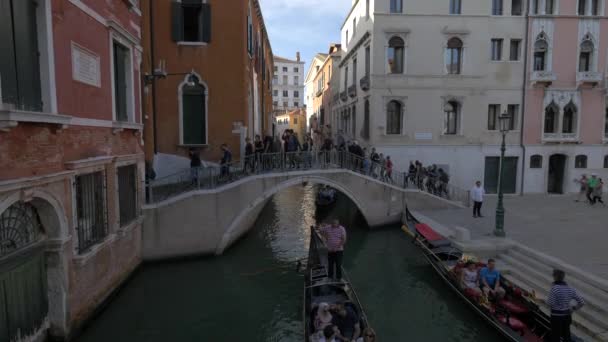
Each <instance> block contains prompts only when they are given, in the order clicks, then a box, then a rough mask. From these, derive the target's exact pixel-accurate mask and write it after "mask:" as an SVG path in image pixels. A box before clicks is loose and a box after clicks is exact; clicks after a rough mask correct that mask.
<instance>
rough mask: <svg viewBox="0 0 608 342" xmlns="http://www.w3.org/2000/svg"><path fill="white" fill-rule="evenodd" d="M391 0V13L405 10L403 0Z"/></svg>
mask: <svg viewBox="0 0 608 342" xmlns="http://www.w3.org/2000/svg"><path fill="white" fill-rule="evenodd" d="M390 1H391V13H402V12H403V0H390Z"/></svg>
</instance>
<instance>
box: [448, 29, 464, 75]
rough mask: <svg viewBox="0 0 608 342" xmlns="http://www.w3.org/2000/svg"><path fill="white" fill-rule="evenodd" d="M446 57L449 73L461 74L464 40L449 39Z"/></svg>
mask: <svg viewBox="0 0 608 342" xmlns="http://www.w3.org/2000/svg"><path fill="white" fill-rule="evenodd" d="M445 58H446V61H445V64H446V68H447V72H448V74H454V75H457V74H460V72H461V69H462V40H460V39H458V38H452V39H450V40H448V48H447V50H446V56H445Z"/></svg>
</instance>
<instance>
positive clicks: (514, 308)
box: [500, 299, 529, 314]
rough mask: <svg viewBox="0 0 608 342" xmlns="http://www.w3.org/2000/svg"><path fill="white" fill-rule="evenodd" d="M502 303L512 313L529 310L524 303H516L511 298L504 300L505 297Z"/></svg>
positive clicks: (521, 312)
mask: <svg viewBox="0 0 608 342" xmlns="http://www.w3.org/2000/svg"><path fill="white" fill-rule="evenodd" d="M500 305H501V306H503V307H504V308H505V309H507V310H508V311H509V312H510V313H514V314H523V313H527V312H528V311H529V310H528V308H527V307H525V306H524V305H522V304H520V303H514V302H512V301H509V300H504V299H503V300H501V301H500Z"/></svg>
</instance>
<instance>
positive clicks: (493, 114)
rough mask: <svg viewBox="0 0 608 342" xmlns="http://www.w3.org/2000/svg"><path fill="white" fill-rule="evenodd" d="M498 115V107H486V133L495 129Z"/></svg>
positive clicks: (495, 105) (496, 105) (494, 105)
mask: <svg viewBox="0 0 608 342" xmlns="http://www.w3.org/2000/svg"><path fill="white" fill-rule="evenodd" d="M499 115H500V105H499V104H491V105H489V106H488V131H495V130H496V129H497V123H498V116H499Z"/></svg>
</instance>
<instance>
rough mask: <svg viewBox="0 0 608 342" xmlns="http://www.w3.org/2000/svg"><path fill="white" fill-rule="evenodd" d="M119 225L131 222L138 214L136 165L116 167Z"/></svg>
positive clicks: (122, 225)
mask: <svg viewBox="0 0 608 342" xmlns="http://www.w3.org/2000/svg"><path fill="white" fill-rule="evenodd" d="M117 174H118V205H119V213H120V215H119V216H120V226H121V227H124V226H126V225H127V224H129V223H131V222H133V221H134V220H135V219H136V218H137V216H139V215H138V210H139V209H138V208H139V206H138V198H137V197H138V196H137V165H135V164H133V165H127V166H121V167H119V168H117Z"/></svg>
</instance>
